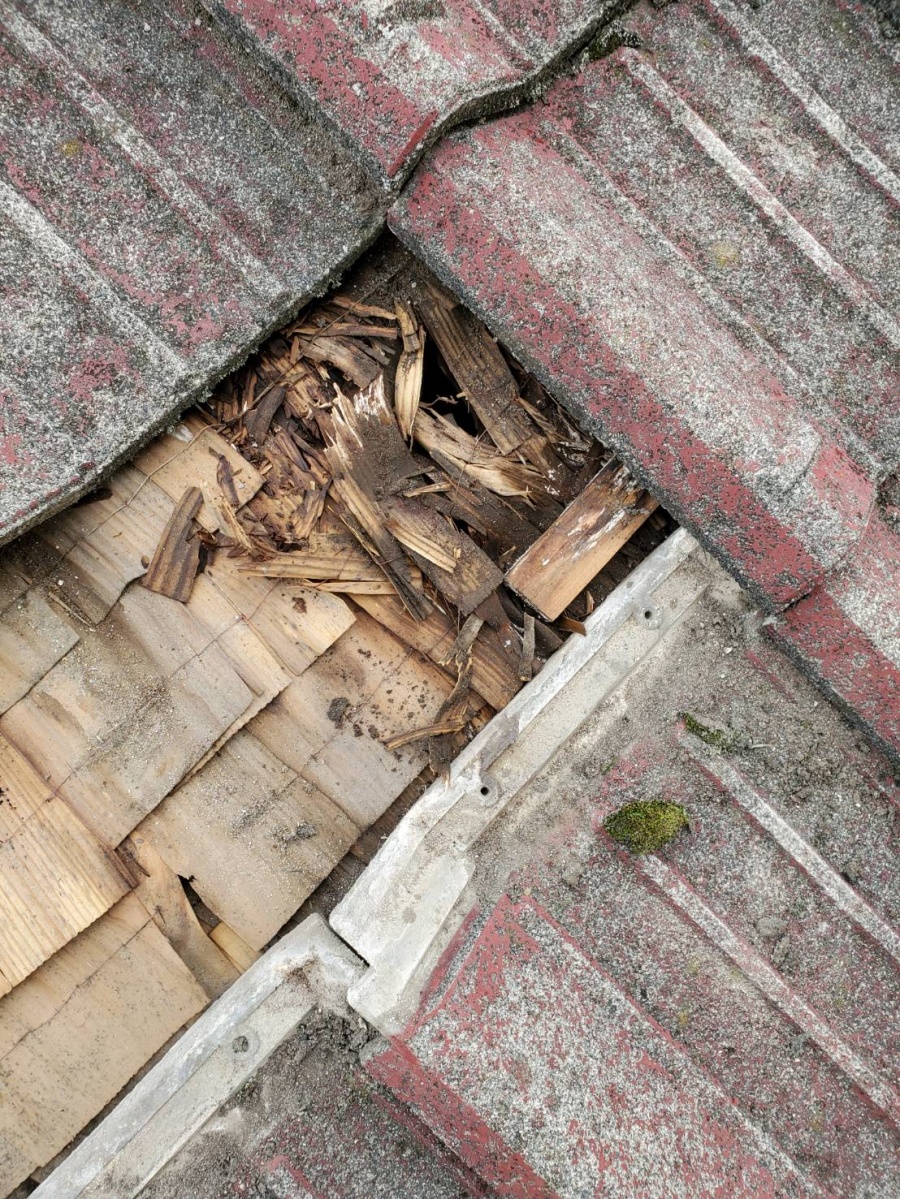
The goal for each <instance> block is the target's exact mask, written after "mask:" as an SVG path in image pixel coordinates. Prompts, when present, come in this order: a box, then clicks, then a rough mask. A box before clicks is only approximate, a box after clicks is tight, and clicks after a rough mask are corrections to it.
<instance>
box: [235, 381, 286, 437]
mask: <svg viewBox="0 0 900 1199" xmlns="http://www.w3.org/2000/svg"><path fill="white" fill-rule="evenodd" d="M286 394H287V389H286V388H284V387H271V388H269V390H268V391H267V392H266V393H265V395H263V396H262V398H261V399H260V400H259V401H258V402H257V404H256V406H255V407H254V408H253V409H252V411H250V412H246V413H245V414H244V428H245V429H246V430H247V432H248V433H249V435H250V440H251V441H255V442H257V444H259V445H262V443H263V441H265V438H266V434H267V433H268V432H269V426H270V425H271V423H272V419H273V418H274V416H275V413H276V412H277V411H278V409H279V408H280V407H281V405H282V404H283V403H284V397H285V395H286Z"/></svg>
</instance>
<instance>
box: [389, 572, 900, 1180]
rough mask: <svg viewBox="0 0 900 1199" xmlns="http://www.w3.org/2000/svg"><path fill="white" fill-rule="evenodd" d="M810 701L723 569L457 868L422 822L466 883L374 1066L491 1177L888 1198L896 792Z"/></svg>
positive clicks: (841, 725)
mask: <svg viewBox="0 0 900 1199" xmlns="http://www.w3.org/2000/svg"><path fill="white" fill-rule="evenodd" d="M641 618H642V617H641V614H640V613H636V615H635V619H637V620H640V619H641ZM814 696H815V693H814V691H813V690H812V688H811V687H809V685H808V684H807V683H806V681H805V680H803V679H802V678H801V677H800V676H799V675H798V674H797V672H796V671H795V670H794V669H793V668H792V667H791V666H790V664H789V663H787V662H786V661H785V659H784V658H783V656H781V655H780V654H778V653H777V652H776V651H775V650H774V649H773V648H772V647H771V646H770V645H769V644H768V643H767V641H766V639H765V637H764V636H762V634H761V632H760V630H759V629H758V627H757V622H756V621H755V620H754V619H753V616H752V614H750V613H749V612H748V610H747V606H746V605H745V604H744V603H743V602H741V601H738V602H737V603H736V604H735V603H734V602H733V598H732V599H729V593H728V590H727V588H722V587H721V586H720V585H715V584H713V585H712V586H710V588H709V589H708V590H707V592H706V593H705V594H704V595H703V596H702V597H701V598H699V599H698V600H697V601H695V602H694V604H693V605H692V607H691V609H690V611H689V612H688V613H687V614H686V615H685V616H684V618H683V620H682V621H680V622H679V623H677V624H675V625H673V626H672V627H671V629H670V630H669V631H668V632H667V634H666V635H665V637H664V639H663V642H662V644H661V645H660V646H658V647H657V649H656V651H655V652H654V653H653V654H652V655H648V656H647V657H646V658H645V659H644V660H643V662H642V663H641V665H640V666H638V667H637V668H635V669H634V671H633V672H632V673H631V674H629V675H628V677H627V678H625V679H624V680H623V681H622V683H621V684H620V689H619V691H618V693H617V694H614V695H612V696H607V697H606V698H605V699H604V700H603V701H602V702H601V703H600V704H599V706H598V707H597V709H596V710H595V711H594V712H592V713H591V714H590V715H589V716H587V718H586V720H585V722H584V724H583V725H582V727H581V728H580V729H579V730H578V731H577V732H576V733H575V734H573V735H572V736H571V737H570V738H569V739H568V740H567V741H566V743H565V744H564V745H563V747H562V748H561V749H560V750H559V751H558V752H557V753H556V754H555V755H554V756H553V757H551V759H550V760H549V762H547V764H546V765H545V766H543V768H539V769H538V770H537V773H536V774H535V776H534V778H533V780H532V781H531V783H529V784H528V785H526V786H525V787H524V788H523V789H522V790H521V791H519V792H518V793H517V794H516V795H515V797H514V798H513V799H512V801H511V802H510V803H509V806H508V807H507V808H506V810H505V811H504V813H503V815H502V816H498V817H496V818H495V822H494V825H493V827H489V828H488V829H487V830H485V831H483V832H482V833H481V835H480V836H479V837H478V838H477V839H474V840H473V841H472V843H471V844H469V845H467V846H466V848H465V850H463V851H461V853H462V863H461V862H460V859H459V858H455V856H454V854H455V844H460V843H462V844H465V836H464V835H462V836H461V835H460V831H461V827H464V825H454V824H453V816H452V813H451V814H448V815H447V816H446V818H445V821H444V826H445V827H444V830H443V832H442V829H441V823H440V822H437V823H436V824H435V825H434V826H433V827H432V828H431V830H430V832H428V833H425V834H424V835H425V837H426V839H430V840H431V844H432V845H433V847H434V849H435V861H434V865H435V871H436V874H437V872H439V871H441V870H443V872H444V874H446V875H447V876H450V875H451V874H452V868H453V867H456V869H457V870H459V868H460V866H461V864H463V863H464V865H465V873H466V877H467V878H468V883H467V886H466V889H465V892H464V893H463V894H462V896H461V898H460V901H459V904H458V906H457V908H456V909H455V910H454V912H453V913H452V915H451V917H450V918H449V919H448V921H447V926H446V929H445V930H444V931H443V932H442V934H441V936H440V939H439V940H437V941H436V942H435V944H434V945H433V946H432V949H431V951H430V956H426V958H425V962H424V964H422V965H420V967H419V970H418V975H417V978H418V979H421V980H426V979H427V981H422V982H420V983H419V984H418V987H417V988H415V993H417V994H418V996H419V998H418V1002H417V1007H416V1011H415V1014H414V1015H413V1016H412V1018H411V1019H410V1020H409V1021H408V1022H407V1023H406V1024H405V1026H404V1027H403V1029H402V1031H401V1033H400V1034H399V1035H398V1036H397V1037H396V1039H395V1040H394V1041H393V1043H392V1044H391V1046H390V1048H387V1049H386V1050H385V1052H384V1053H383V1054H381V1055H378V1056H374V1057H373V1059H372V1060H371V1061H370V1063H369V1066H368V1068H369V1069H370V1070H371V1071H372V1072H373V1073H374V1074H375V1076H376V1077H377V1078H378V1079H380V1080H382V1081H384V1082H386V1083H388V1085H390V1086H391V1087H392V1088H393V1089H394V1091H395V1093H396V1094H398V1096H400V1097H401V1098H403V1099H405V1100H406V1101H407V1102H408V1103H409V1104H410V1105H411V1106H412V1107H413V1109H414V1111H416V1113H417V1114H419V1115H420V1116H422V1117H423V1118H424V1119H425V1120H426V1121H427V1122H428V1123H429V1124H430V1125H431V1126H432V1127H433V1128H435V1129H436V1130H437V1131H438V1132H439V1134H440V1135H441V1137H442V1138H444V1139H445V1141H446V1142H447V1143H448V1144H449V1145H450V1146H451V1147H452V1148H454V1149H455V1150H456V1151H457V1152H459V1153H460V1154H461V1155H462V1156H463V1157H464V1159H465V1160H466V1161H468V1162H469V1164H470V1165H472V1166H473V1168H475V1169H477V1170H479V1171H480V1172H481V1173H482V1174H483V1176H484V1177H485V1178H486V1179H488V1181H490V1182H491V1183H492V1185H494V1186H495V1188H496V1190H497V1193H498V1194H501V1195H506V1196H517V1197H521V1199H531V1197H532V1196H534V1195H537V1196H540V1197H541V1199H554V1197H555V1199H581V1197H582V1196H585V1195H591V1196H594V1195H598V1196H599V1195H602V1196H604V1199H630V1197H631V1196H633V1195H636V1194H640V1195H642V1196H647V1199H670V1197H671V1196H676V1195H677V1196H679V1197H680V1196H684V1197H686V1199H687V1197H690V1199H717V1197H719V1196H723V1195H728V1196H732V1195H734V1196H747V1199H750V1197H751V1196H752V1197H754V1199H755V1197H756V1196H767V1197H770V1199H774V1197H776V1196H777V1197H779V1199H781V1197H787V1196H791V1197H794V1196H810V1197H822V1199H824V1197H826V1196H829V1197H832V1199H836V1197H840V1199H880V1197H882V1196H894V1195H896V1193H897V1174H896V1153H897V1148H898V1130H900V1094H898V1091H897V1086H896V1080H897V1077H898V1067H900V1056H898V1041H897V1037H896V1035H895V1028H896V1024H897V1014H898V1007H900V985H898V983H900V970H898V967H900V935H898V931H897V919H898V915H900V889H898V872H897V865H896V845H895V840H896V839H895V835H894V825H895V823H896V808H897V801H898V791H897V785H896V783H895V782H894V781H893V779H892V774H891V770H890V767H889V765H888V763H887V762H886V761H885V760H884V759H883V758H881V757H880V756H879V755H877V754H874V753H872V752H871V751H870V750H869V749H868V747H867V746H866V744H865V742H864V741H863V740H862V739H861V738H860V737H858V736H857V735H855V734H854V732H853V730H852V729H850V728H849V727H848V726H847V725H846V723H845V722H844V721H842V720H841V719H840V718H839V717H838V716H837V714H836V713H835V712H833V711H831V710H830V709H829V705H827V704H826V703H823V702H821V701H817V700H816V699H815V698H814ZM563 702H564V701H563ZM545 719H547V721H548V724H549V723H552V721H551V720H550V718H549V717H545ZM692 730H693V731H692ZM540 736H541V734H540V732H539V731H537V730H534V729H533V730H529V731H527V732H526V733H524V734H523V737H522V744H521V745H519V746H518V747H517V751H516V752H519V753H522V752H524V753H528V752H533V753H535V754H537V752H538V750H537V746H536V745H535V741H537V740H539V738H540ZM529 738H531V739H532V741H531V745H530V746H529ZM509 771H510V768H509V766H508V764H505V763H504V760H503V758H502V757H501V758H500V759H498V761H497V762H496V763H494V764H493V765H492V767H491V773H490V775H489V776H484V777H486V778H490V779H492V780H493V781H494V782H495V784H497V785H501V786H502V783H501V782H499V780H503V779H504V778H505V777H506V776H507V774H508V773H509ZM651 799H655V800H659V799H662V800H666V801H669V802H672V803H677V804H680V805H682V806H683V808H684V809H685V812H686V814H687V817H688V821H689V824H688V827H687V828H686V829H684V830H683V831H682V832H681V833H680V834H679V835H678V837H677V838H676V839H675V840H673V841H672V842H670V843H669V844H668V845H666V846H664V847H663V848H660V849H659V850H658V851H657V852H654V853H647V854H644V855H635V854H633V853H630V852H628V850H627V849H626V848H624V847H622V846H621V845H618V844H616V843H615V842H614V841H613V839H612V838H611V837H610V835H609V833H608V832H607V831H606V829H605V827H604V826H605V822H606V820H607V818H608V817H609V815H610V814H611V813H613V812H615V811H617V810H618V809H620V808H621V807H623V806H624V805H625V804H628V803H631V802H640V801H647V800H651ZM454 838H457V841H456V842H454ZM389 850H390V846H389V849H388V852H389ZM442 855H443V856H442ZM420 868H421V865H420ZM425 873H426V872H424V871H423V874H425ZM401 902H405V901H401ZM423 906H424V905H423ZM451 936H452V939H451ZM448 941H449V944H448ZM439 950H443V952H442V954H441V955H440V957H439V956H438V955H439ZM418 988H421V990H419V989H418ZM411 990H412V989H411Z"/></svg>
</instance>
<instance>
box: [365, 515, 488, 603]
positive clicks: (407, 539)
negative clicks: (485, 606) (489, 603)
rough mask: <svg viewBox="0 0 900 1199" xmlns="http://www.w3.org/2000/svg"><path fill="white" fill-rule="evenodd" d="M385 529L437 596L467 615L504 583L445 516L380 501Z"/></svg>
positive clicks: (470, 540) (468, 540)
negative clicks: (432, 586) (416, 565)
mask: <svg viewBox="0 0 900 1199" xmlns="http://www.w3.org/2000/svg"><path fill="white" fill-rule="evenodd" d="M382 506H383V508H384V511H385V514H386V520H387V527H388V528H389V529H390V531H391V532H392V533H393V534H394V536H395V537H396V538H397V540H398V541H399V542H400V544H401V545H403V546H404V547H405V548H406V550H407V551H408V552H409V553H410V555H411V557H412V559H413V561H414V562H416V563H417V564H418V566H419V567H420V568H421V570H422V573H423V574H424V575H426V576H427V577H428V578H429V579H431V581H432V583H434V585H435V587H437V589H438V590H439V591H440V593H441V594H442V595H443V596H444V597H445V598H446V599H448V600H449V601H450V602H451V603H452V604H455V605H456V607H457V608H459V610H460V612H461V613H462V615H463V616H468V615H469V613H470V612H473V611H474V610H475V609H476V608H477V607H478V605H479V604H480V603H482V601H484V600H486V599H487V597H488V596H489V595H490V594H491V592H492V591H495V590H496V589H497V587H499V586H500V584H501V583H502V582H503V572H502V571H501V570H500V569H499V568H498V567H497V566H496V565H495V564H494V563H493V562H492V561H491V560H490V558H489V557H488V556H487V554H486V553H485V552H484V550H481V549H479V548H478V546H477V545H476V544H475V542H474V541H473V540H472V539H471V537H468V536H467V535H466V534H465V533H461V532H460V531H459V529H457V527H456V526H455V525H454V524H453V523H452V522H451V521H449V520H448V519H447V518H446V517H444V516H441V515H440V514H439V513H437V512H435V511H434V510H433V509H431V508H429V507H427V506H426V505H424V504H421V503H419V502H418V501H416V500H408V499H403V498H402V497H400V496H391V497H389V498H388V499H385V500H384V502H383V505H382Z"/></svg>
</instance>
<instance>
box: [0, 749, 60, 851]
mask: <svg viewBox="0 0 900 1199" xmlns="http://www.w3.org/2000/svg"><path fill="white" fill-rule="evenodd" d="M52 793H53V788H52V787H51V786H50V785H49V784H48V783H47V782H46V780H45V779H43V778H42V777H41V775H40V774H39V773H38V771H37V770H35V768H34V767H33V766H32V764H31V763H30V762H29V761H28V759H27V758H26V757H25V756H24V755H23V754H21V753H20V752H19V751H18V749H16V747H15V746H14V745H13V744H12V743H11V742H10V741H8V740H7V738H6V737H4V736H3V735H2V734H0V845H2V844H3V843H4V842H5V841H8V840H9V838H10V837H11V836H12V835H13V834H14V833H16V832H18V830H19V829H20V828H21V827H22V825H23V824H24V823H25V821H26V820H28V819H29V817H31V816H33V815H34V813H35V812H36V811H37V810H38V809H39V808H40V807H41V805H42V804H44V803H46V801H47V800H48V799H49V798H50V796H51V795H52Z"/></svg>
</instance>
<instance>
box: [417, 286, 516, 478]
mask: <svg viewBox="0 0 900 1199" xmlns="http://www.w3.org/2000/svg"><path fill="white" fill-rule="evenodd" d="M415 303H416V307H417V309H418V310H419V312H420V313H421V315H422V318H423V320H424V321H425V324H426V326H427V328H428V332H429V333H430V334H431V336H432V337H433V338H434V340H435V342H436V343H437V347H438V349H439V350H440V352H441V354H442V355H443V357H444V361H445V362H446V363H447V366H448V367H449V368H450V373H451V374H452V375H453V377H454V379H455V380H456V381H457V383H458V384H459V386H460V387H461V389H462V390H463V391H464V392H465V394H466V396H467V398H468V400H469V403H470V404H471V405H472V407H473V408H474V410H475V411H476V412H477V414H478V417H479V419H480V420H481V422H482V423H483V424H484V427H485V428H486V429H487V431H488V434H489V435H490V437H491V439H492V441H493V442H494V444H495V445H496V446H497V448H498V449H499V450H500V452H501V453H503V454H511V453H513V452H514V451H515V450H517V449H519V447H520V446H521V445H522V444H523V443H524V442H527V441H530V440H531V439H532V438H533V437H534V436H535V434H536V433H537V428H536V426H535V425H533V424H532V422H531V421H530V420H529V418H528V416H527V414H526V413H525V411H524V410H523V409H522V407H521V406H520V404H519V400H518V397H519V389H518V387H517V386H516V381H515V379H514V378H513V376H512V372H511V371H510V369H509V367H508V366H507V365H506V359H505V358H504V357H503V354H502V353H501V351H500V347H499V346H498V345H497V343H496V342H495V341H494V339H493V337H491V335H490V333H489V332H488V330H487V329H486V328H485V326H484V325H483V324H482V323H481V321H480V320H478V318H477V317H476V316H473V314H472V313H471V312H468V311H467V310H466V309H465V308H463V307H462V306H461V305H459V304H455V303H454V305H453V306H452V307H451V306H449V305H448V303H447V299H446V298H445V297H443V296H438V294H437V293H436V291H435V290H434V289H433V288H432V287H429V286H427V285H426V286H425V287H423V288H421V289H420V290H419V291H418V292H417V295H416V301H415Z"/></svg>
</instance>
